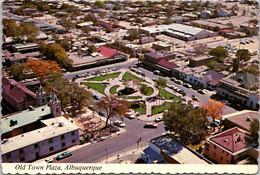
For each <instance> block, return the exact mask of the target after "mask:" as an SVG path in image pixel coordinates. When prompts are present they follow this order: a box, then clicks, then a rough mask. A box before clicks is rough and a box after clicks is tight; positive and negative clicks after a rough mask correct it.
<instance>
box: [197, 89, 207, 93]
mask: <svg viewBox="0 0 260 175" xmlns="http://www.w3.org/2000/svg"><path fill="white" fill-rule="evenodd" d="M198 93H200V94H206V92H205V91H204V90H202V89H199V90H198Z"/></svg>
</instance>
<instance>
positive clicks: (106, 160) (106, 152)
mask: <svg viewBox="0 0 260 175" xmlns="http://www.w3.org/2000/svg"><path fill="white" fill-rule="evenodd" d="M106 163H107V147H106Z"/></svg>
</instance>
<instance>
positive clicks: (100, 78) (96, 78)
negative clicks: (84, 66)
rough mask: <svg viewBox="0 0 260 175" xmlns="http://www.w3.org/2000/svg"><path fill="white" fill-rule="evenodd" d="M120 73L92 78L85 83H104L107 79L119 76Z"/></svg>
mask: <svg viewBox="0 0 260 175" xmlns="http://www.w3.org/2000/svg"><path fill="white" fill-rule="evenodd" d="M120 73H121V72H117V73H113V74H107V75H103V76H98V77H94V78H90V79H85V81H104V80H106V79H109V78H117V77H118V76H119V75H120Z"/></svg>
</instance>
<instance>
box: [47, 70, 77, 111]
mask: <svg viewBox="0 0 260 175" xmlns="http://www.w3.org/2000/svg"><path fill="white" fill-rule="evenodd" d="M62 76H63V75H62V74H60V73H53V74H52V75H51V76H48V78H47V83H46V86H45V91H46V92H47V94H52V93H53V91H54V92H55V94H56V95H57V98H58V99H59V100H60V101H61V105H62V109H64V106H65V105H67V104H69V103H70V95H71V94H70V92H71V91H72V85H71V84H70V83H69V81H68V80H67V79H64V78H63V77H62Z"/></svg>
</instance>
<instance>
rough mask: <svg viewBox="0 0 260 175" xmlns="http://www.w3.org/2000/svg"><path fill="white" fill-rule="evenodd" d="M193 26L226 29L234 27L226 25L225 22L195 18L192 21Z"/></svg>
mask: <svg viewBox="0 0 260 175" xmlns="http://www.w3.org/2000/svg"><path fill="white" fill-rule="evenodd" d="M190 23H191V24H192V25H193V26H196V27H201V28H204V29H208V30H213V31H214V30H216V29H218V30H225V29H232V27H231V26H228V25H224V24H218V23H215V22H211V21H205V20H195V21H191V22H190Z"/></svg>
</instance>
